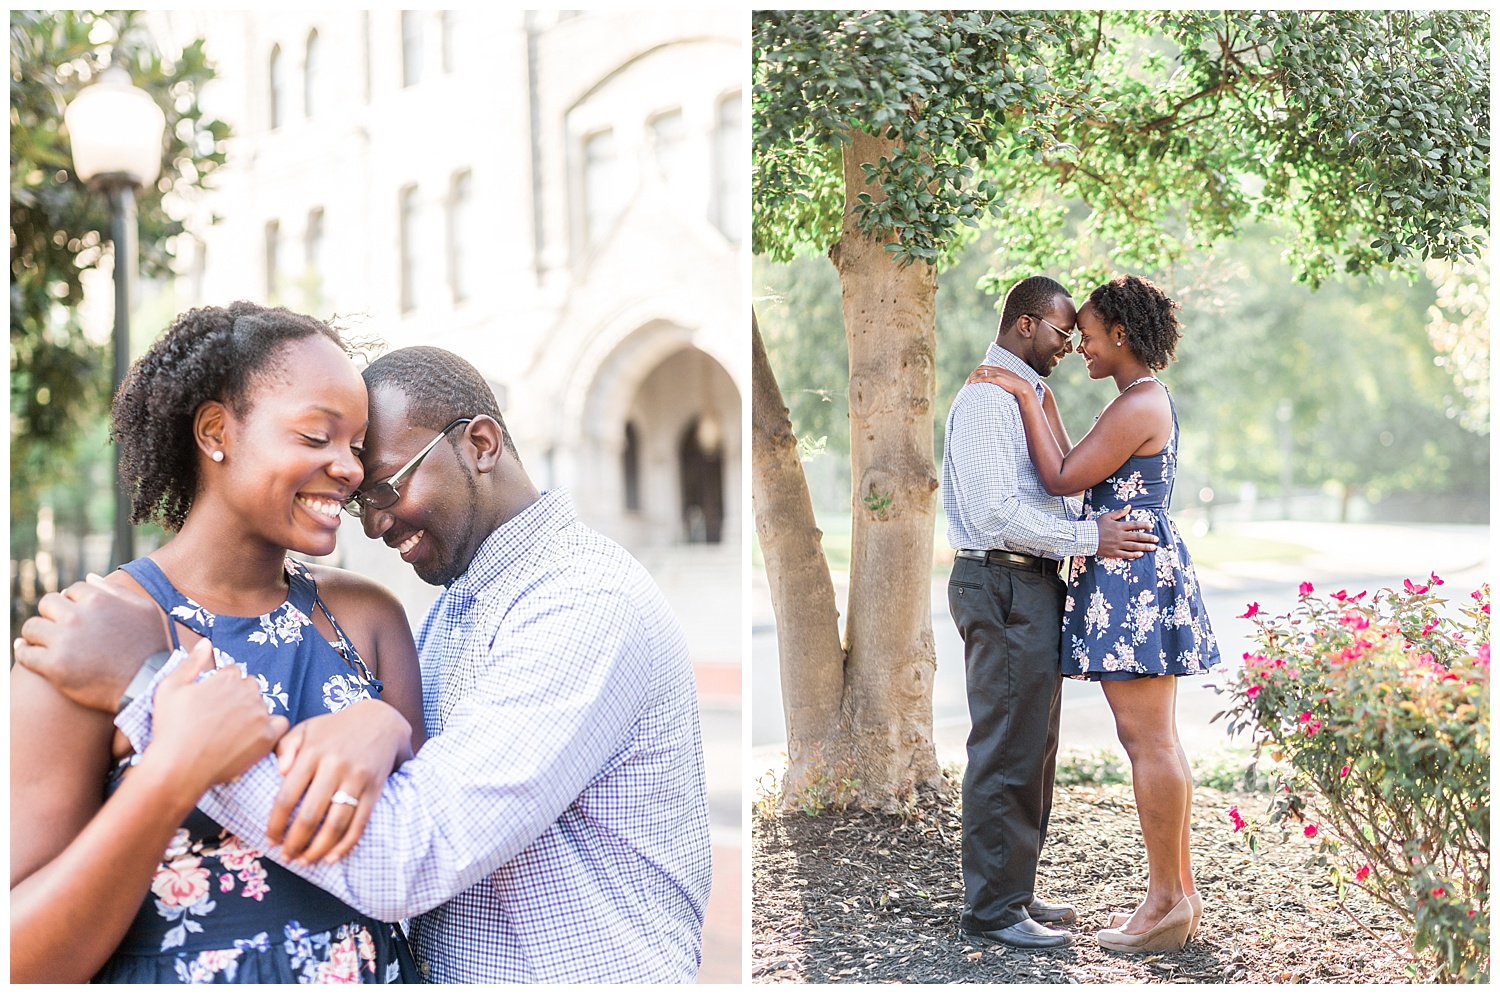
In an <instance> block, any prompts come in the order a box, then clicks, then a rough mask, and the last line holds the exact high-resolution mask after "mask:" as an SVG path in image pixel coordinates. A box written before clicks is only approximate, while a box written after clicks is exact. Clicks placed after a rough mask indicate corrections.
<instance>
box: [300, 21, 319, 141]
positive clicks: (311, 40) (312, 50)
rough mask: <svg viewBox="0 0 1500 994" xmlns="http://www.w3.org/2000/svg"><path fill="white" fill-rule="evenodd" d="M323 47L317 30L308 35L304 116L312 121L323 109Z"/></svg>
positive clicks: (303, 65)
mask: <svg viewBox="0 0 1500 994" xmlns="http://www.w3.org/2000/svg"><path fill="white" fill-rule="evenodd" d="M322 62H323V46H322V44H321V42H319V40H318V32H317V30H316V29H314V30H313V31H311V32H309V33H308V35H307V58H306V59H305V60H304V61H303V63H302V115H303V116H304V117H306V118H309V119H311V118H312V117H313V116H314V115H315V114H317V113H318V111H319V110H321V109H322V108H321V107H320V106H319V102H320V101H321V100H322V97H323V92H322V88H323V80H322V74H323V65H322Z"/></svg>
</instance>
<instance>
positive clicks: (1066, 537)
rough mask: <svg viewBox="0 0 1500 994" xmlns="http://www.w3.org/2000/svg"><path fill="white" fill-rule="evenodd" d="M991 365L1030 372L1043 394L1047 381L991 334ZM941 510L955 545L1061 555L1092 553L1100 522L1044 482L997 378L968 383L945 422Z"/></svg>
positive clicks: (1014, 407)
mask: <svg viewBox="0 0 1500 994" xmlns="http://www.w3.org/2000/svg"><path fill="white" fill-rule="evenodd" d="M984 361H985V364H986V365H989V366H1003V367H1004V368H1006V369H1008V370H1010V371H1012V372H1014V373H1016V374H1018V375H1020V376H1023V377H1025V378H1026V380H1027V381H1028V382H1030V383H1031V384H1032V385H1033V386H1035V387H1036V390H1037V395H1038V396H1041V393H1042V381H1041V378H1040V377H1039V376H1037V374H1036V370H1034V369H1032V368H1031V367H1030V366H1028V365H1026V363H1024V362H1022V361H1021V360H1020V358H1018V357H1017V356H1016V355H1015V354H1014V353H1012V352H1011V351H1010V350H1009V349H1005V348H1002V347H1001V346H1000V345H998V344H996V343H994V342H991V343H990V347H989V349H988V350H986V352H985V354H984ZM943 513H944V514H945V515H947V518H948V544H949V545H951V546H953V548H955V549H1005V550H1008V551H1010V552H1024V553H1026V554H1027V555H1032V556H1046V557H1048V558H1050V559H1062V558H1063V557H1065V556H1091V555H1093V554H1094V553H1095V552H1096V551H1097V550H1098V548H1099V526H1098V525H1097V524H1096V523H1094V522H1093V521H1089V520H1086V519H1085V520H1082V521H1080V520H1077V519H1079V518H1080V517H1082V514H1083V506H1082V504H1081V503H1080V502H1079V501H1077V500H1076V499H1074V498H1071V497H1054V496H1053V495H1051V494H1049V493H1048V492H1047V488H1046V487H1044V486H1042V481H1041V478H1040V477H1039V476H1037V472H1036V467H1035V466H1034V465H1032V462H1031V456H1030V455H1029V454H1028V453H1027V451H1026V430H1025V427H1024V426H1023V425H1022V422H1021V408H1020V407H1019V406H1018V405H1017V404H1016V399H1015V398H1014V397H1012V396H1011V395H1010V394H1009V393H1007V392H1006V391H1005V390H1002V389H1001V388H1000V387H997V386H995V385H994V384H993V383H969V384H966V385H965V386H964V387H963V389H961V390H959V391H958V396H957V397H955V398H953V406H952V407H951V408H949V409H948V423H947V425H946V427H945V428H944V430H943Z"/></svg>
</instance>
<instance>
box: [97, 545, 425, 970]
mask: <svg viewBox="0 0 1500 994" xmlns="http://www.w3.org/2000/svg"><path fill="white" fill-rule="evenodd" d="M122 568H123V569H124V570H125V572H127V573H129V574H130V575H131V576H132V577H134V578H135V579H136V581H137V582H139V583H140V584H141V586H143V587H145V588H146V590H147V591H148V592H149V593H150V594H151V596H152V597H154V598H156V601H157V603H159V604H160V605H161V606H162V608H163V609H164V610H166V611H167V613H168V614H169V615H171V617H172V619H173V620H174V621H177V622H180V623H182V624H184V625H186V626H187V627H188V628H191V629H192V630H193V631H195V632H197V633H199V634H200V635H204V636H207V637H210V638H211V639H212V640H213V644H214V653H215V656H216V657H217V659H216V662H217V664H218V665H219V666H221V667H222V666H230V665H235V666H239V667H240V669H241V670H242V671H243V672H245V673H246V674H247V675H250V676H254V677H255V679H256V680H257V681H258V682H259V683H260V692H261V696H262V697H263V698H264V699H265V702H266V709H267V710H268V711H270V712H271V713H272V714H281V715H285V716H286V717H287V719H288V720H289V721H290V722H291V723H292V724H294V725H295V724H296V723H297V722H299V721H303V720H305V719H307V718H311V717H314V716H316V715H320V714H328V713H330V712H333V711H338V710H340V709H342V708H344V707H346V706H348V705H349V704H352V703H354V702H355V701H358V700H362V699H365V698H369V697H378V696H379V694H380V689H381V688H380V683H379V681H377V680H376V679H375V678H374V676H373V675H372V674H371V673H370V671H369V670H368V669H367V668H366V667H365V664H364V662H363V661H362V660H361V659H360V658H359V655H358V653H356V652H355V651H354V647H353V645H352V644H351V643H350V642H349V640H348V639H347V638H346V637H345V636H344V633H343V630H342V629H340V628H339V627H338V622H336V621H333V616H332V615H328V618H329V621H331V622H332V623H333V627H334V631H335V632H336V633H337V635H338V637H339V641H338V643H337V644H336V645H331V644H329V643H328V642H327V641H325V640H324V639H323V638H322V636H321V635H319V633H318V630H317V629H316V628H315V627H314V626H313V623H312V615H313V612H314V611H315V610H321V611H323V613H324V614H328V611H327V608H326V607H324V606H323V602H322V600H321V599H320V598H319V597H318V589H317V584H316V583H315V582H314V581H313V578H312V577H311V576H310V575H309V574H308V572H307V567H306V566H304V565H302V564H301V563H298V562H295V561H294V560H291V559H288V560H287V561H286V575H287V579H288V584H289V587H290V590H289V592H288V596H287V600H286V602H285V603H284V604H282V605H281V606H280V607H279V608H277V609H276V610H274V611H272V612H271V613H270V614H265V615H262V616H260V617H258V618H236V617H230V616H228V615H214V614H211V613H210V612H208V611H206V610H205V609H204V608H202V607H200V606H199V605H198V604H196V603H194V602H193V601H192V600H191V599H189V598H188V597H185V596H183V595H182V594H181V593H179V592H178V591H177V589H176V588H175V587H173V586H172V584H171V582H170V581H169V580H168V579H167V577H166V575H165V574H163V573H162V571H161V568H160V567H159V566H157V565H156V563H154V562H153V561H151V560H150V559H137V560H135V561H134V562H131V563H127V564H126V565H125V566H124V567H122ZM173 639H174V641H175V639H176V633H175V626H174V633H173ZM143 696H144V697H145V698H146V700H148V701H149V695H143ZM136 707H138V708H139V710H135V711H134V714H132V710H133V709H127V710H126V712H125V713H124V714H122V715H121V718H120V719H119V721H118V722H117V723H118V724H120V725H121V727H122V729H124V730H125V731H126V733H127V734H130V732H131V721H132V719H133V720H136V721H140V722H146V721H149V716H148V713H147V711H148V709H147V708H146V707H145V706H144V705H142V703H141V702H137V705H136ZM134 738H135V737H134V736H132V739H133V740H134ZM137 744H139V743H137ZM127 762H128V761H127ZM126 765H127V763H122V764H121V766H120V767H119V768H117V769H116V771H115V773H114V775H113V776H112V777H111V778H110V789H111V790H113V789H114V788H115V787H116V786H118V784H119V781H120V776H121V775H122V773H123V770H124V768H125V766H126ZM415 979H416V970H415V964H414V962H413V960H412V958H411V951H410V950H409V949H408V947H407V944H406V939H405V937H404V936H403V935H402V934H401V931H400V928H399V927H398V926H396V925H392V924H387V923H385V922H378V921H375V920H374V919H373V918H370V917H369V916H367V915H364V914H361V913H360V912H359V911H356V910H355V909H354V908H352V907H350V906H349V905H347V904H345V903H344V902H342V901H340V900H339V899H338V898H336V897H334V896H333V895H332V894H329V893H328V892H327V891H324V890H321V889H320V888H318V887H315V886H314V885H312V884H310V883H308V882H307V881H305V880H303V879H302V878H300V877H298V876H296V875H295V874H293V873H291V872H290V871H288V870H285V869H283V868H281V867H280V866H277V865H276V864H275V863H273V862H271V861H270V860H269V859H267V858H265V856H264V855H262V854H261V853H260V852H258V851H257V850H255V849H253V848H251V847H250V846H248V845H246V844H245V843H244V842H242V841H241V840H240V839H238V838H236V837H235V836H234V835H231V834H230V833H229V832H228V831H227V830H226V829H224V828H222V827H221V826H220V825H219V824H218V823H217V822H215V821H214V820H213V819H211V818H209V817H208V816H207V815H205V814H204V813H203V812H202V811H198V810H196V809H195V810H194V811H193V812H192V814H190V815H189V816H188V818H187V821H186V822H184V823H183V825H182V827H181V828H179V829H178V830H177V834H176V837H175V838H173V839H172V842H171V844H170V845H169V846H168V848H167V851H166V853H165V854H164V855H163V857H162V862H161V865H160V866H159V867H158V868H157V871H156V876H155V878H154V879H153V880H152V881H151V890H150V892H149V893H148V894H147V895H146V899H145V901H144V902H143V903H142V904H141V908H140V911H139V912H137V913H136V916H135V921H134V922H133V923H132V924H131V927H130V931H129V932H128V933H127V934H126V936H125V938H124V940H123V941H122V942H121V943H120V946H119V948H118V949H116V950H115V952H114V955H112V956H111V957H110V959H109V961H108V962H107V963H105V964H104V966H103V967H102V968H101V969H100V971H99V973H98V974H97V975H95V977H94V980H95V982H96V983H126V984H158V983H252V984H253V983H271V984H277V983H281V984H289V983H351V984H358V983H392V982H397V983H399V982H415Z"/></svg>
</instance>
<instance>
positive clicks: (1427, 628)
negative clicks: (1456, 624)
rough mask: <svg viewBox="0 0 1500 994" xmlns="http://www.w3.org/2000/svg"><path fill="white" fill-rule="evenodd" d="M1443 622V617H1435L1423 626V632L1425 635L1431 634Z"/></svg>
mask: <svg viewBox="0 0 1500 994" xmlns="http://www.w3.org/2000/svg"><path fill="white" fill-rule="evenodd" d="M1442 623H1443V619H1442V618H1433V619H1432V620H1431V621H1429V622H1428V623H1427V624H1426V625H1425V626H1423V628H1422V634H1423V635H1431V634H1432V632H1433V630H1434V629H1435V628H1437V626H1438V625H1441V624H1442Z"/></svg>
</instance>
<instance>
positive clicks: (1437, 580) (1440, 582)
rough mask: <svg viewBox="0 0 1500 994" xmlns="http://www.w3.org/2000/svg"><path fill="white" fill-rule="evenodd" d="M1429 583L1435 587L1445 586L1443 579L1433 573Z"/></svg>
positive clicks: (1428, 579) (1428, 580)
mask: <svg viewBox="0 0 1500 994" xmlns="http://www.w3.org/2000/svg"><path fill="white" fill-rule="evenodd" d="M1427 582H1428V583H1430V584H1432V585H1433V586H1434V587H1441V586H1442V585H1443V578H1442V577H1440V576H1438V575H1437V574H1436V573H1433V574H1432V575H1431V576H1429V577H1428V578H1427Z"/></svg>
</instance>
